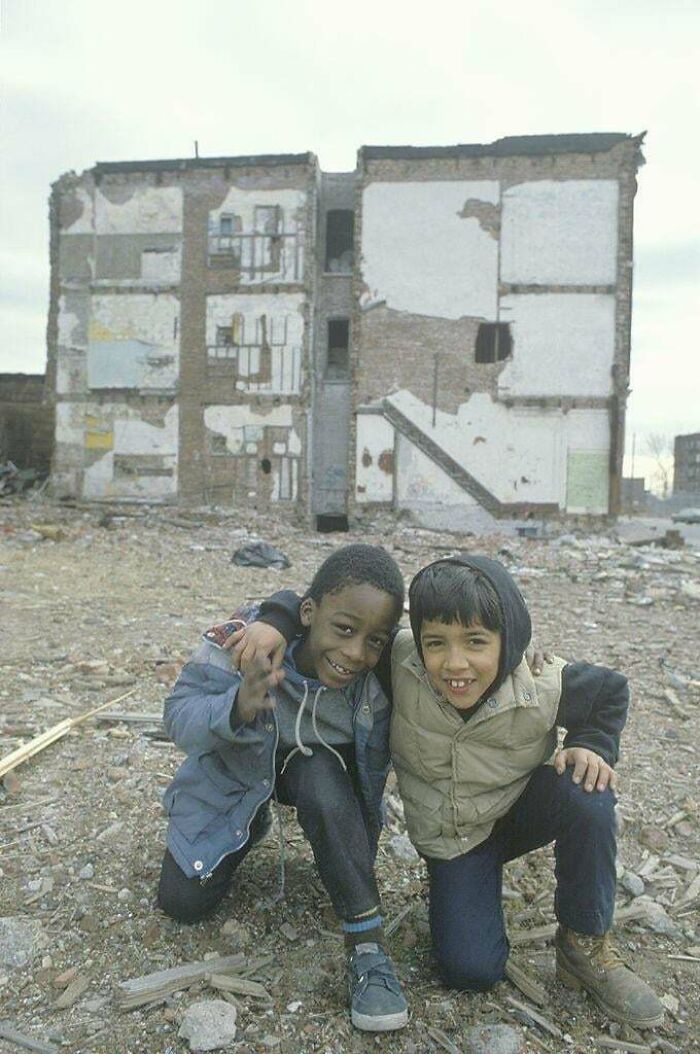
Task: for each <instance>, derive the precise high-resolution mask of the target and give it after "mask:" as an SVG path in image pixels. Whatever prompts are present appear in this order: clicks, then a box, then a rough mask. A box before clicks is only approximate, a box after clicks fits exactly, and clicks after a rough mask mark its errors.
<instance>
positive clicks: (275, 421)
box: [204, 404, 301, 454]
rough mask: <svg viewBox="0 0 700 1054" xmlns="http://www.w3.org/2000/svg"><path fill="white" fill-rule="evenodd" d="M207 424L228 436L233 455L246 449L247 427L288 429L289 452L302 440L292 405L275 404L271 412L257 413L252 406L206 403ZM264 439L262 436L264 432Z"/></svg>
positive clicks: (205, 418)
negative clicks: (294, 421)
mask: <svg viewBox="0 0 700 1054" xmlns="http://www.w3.org/2000/svg"><path fill="white" fill-rule="evenodd" d="M204 424H205V425H206V427H207V428H209V429H211V431H212V432H216V433H217V434H218V435H222V436H225V438H226V448H227V450H228V451H229V453H231V454H242V453H244V452H245V444H246V437H245V435H244V429H246V428H252V427H254V426H258V427H259V428H261V429H262V428H264V427H268V428H271V427H274V428H288V429H290V435H289V440H288V449H289V451H290V453H292V452H293V451H294V450H297V451H300V450H301V441H300V439H299V436H298V435H297V434H296V432H295V431H294V429H293V421H292V408H291V406H288V405H287V406H273V407H271V408H270V411H269V412H268V413H258V412H257V411H256V410H255V409H254V408H253V407H252V406H244V405H241V404H238V405H236V406H205V407H204ZM261 438H262V435H261Z"/></svg>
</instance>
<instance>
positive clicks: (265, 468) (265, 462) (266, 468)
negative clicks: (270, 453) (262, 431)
mask: <svg viewBox="0 0 700 1054" xmlns="http://www.w3.org/2000/svg"><path fill="white" fill-rule="evenodd" d="M260 470H261V471H262V473H263V474H264V475H265V476H269V475H270V473H271V472H272V462H271V461H270V459H269V457H264V458H262V459H261V461H260Z"/></svg>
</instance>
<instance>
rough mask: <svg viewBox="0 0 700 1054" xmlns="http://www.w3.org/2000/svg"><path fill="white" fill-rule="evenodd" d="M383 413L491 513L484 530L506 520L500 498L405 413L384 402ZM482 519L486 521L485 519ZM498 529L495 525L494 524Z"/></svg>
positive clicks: (481, 509)
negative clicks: (498, 519) (495, 518)
mask: <svg viewBox="0 0 700 1054" xmlns="http://www.w3.org/2000/svg"><path fill="white" fill-rule="evenodd" d="M381 405H382V412H383V414H384V417H385V418H386V420H387V421H389V422H390V424H392V425H393V426H394V428H395V429H396V430H397V431H398V432H400V433H401V435H403V436H405V438H406V439H408V440H409V442H411V443H413V444H414V446H416V447H417V448H418V449H419V450H421V451H422V452H423V453H424V454H425V455H426V457H428V458H430V460H431V461H432V462H433V463H434V464H436V465H437V466H438V467H439V468H440V469H442V471H443V472H444V473H445V474H446V475H447V476H449V478H450V479H451V480H453V481H454V482H455V483H456V484H457V485H458V486H459V487H461V489H462V490H464V491H466V493H467V494H470V495H471V497H472V498H474V499H475V501H477V502H478V503H479V506H480V511H481V512H482V513H484V512H485V513H489V514H490V516H489V517H488V520H489V521H490V523H489V524H487V523H486V522H484V523H482V524H480V526H481V529H482V530H483V529H484V528H485V527H487V526H490V525H491V524H492V523H493V520H492V517H499V516H503V515H504V513H505V510H504V508H503V504H502V503H501V502H500V501H499V500H498V498H497V497H496V496H495V495H494V494H492V493H491V491H490V490H487V489H486V487H484V486H483V484H482V483H479V481H478V480H477V479H475V478H474V476H472V475H471V473H469V472H467V470H466V469H465V468H464V467H463V466H462V465H460V464H459V462H458V461H455V459H454V458H453V457H452V456H451V454H448V453H447V451H445V450H443V448H442V447H441V446H440V445H439V444H438V443H436V442H435V440H434V439H432V438H431V437H430V436H429V435H428V434H427V432H425V431H424V429H422V428H421V427H420V426H419V425H417V424H416V423H415V422H414V421H412V420H411V419H410V418H409V417H407V416H406V414H404V413H403V411H402V410H400V409H399V408H398V407H397V406H395V405H394V403H392V402H391V400H390V399H388V398H387V399H383V400H382V404H381ZM481 519H484V520H485V519H486V517H484V516H482V517H481ZM494 526H495V524H494Z"/></svg>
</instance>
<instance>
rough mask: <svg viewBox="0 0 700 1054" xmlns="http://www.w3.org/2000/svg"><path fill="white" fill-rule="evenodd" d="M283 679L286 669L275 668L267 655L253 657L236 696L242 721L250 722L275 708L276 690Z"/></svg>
mask: <svg viewBox="0 0 700 1054" xmlns="http://www.w3.org/2000/svg"><path fill="white" fill-rule="evenodd" d="M283 680H284V670H281V669H279V668H277V669H273V666H272V662H271V661H270V659H269V658H268V657H267V656H264V655H258V656H256V657H255V658H253V659H252V660H251V661H250V662H249V663H248V665H247V669H246V672H245V676H244V677H243V681H242V683H241V686H240V688H239V689H238V696H237V698H236V709H237V712H238V717H239V718H240V719H241V721H244V722H245V723H246V724H248V723H249V722H250V721H254V720H255V718H256V717H257V716H258V714H259V713H262V712H263V711H264V710H274V708H275V698H274V690H275V688H276V687H277V685H278V684H279V683H280V682H281V681H283Z"/></svg>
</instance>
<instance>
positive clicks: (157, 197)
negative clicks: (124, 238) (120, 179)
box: [71, 183, 182, 234]
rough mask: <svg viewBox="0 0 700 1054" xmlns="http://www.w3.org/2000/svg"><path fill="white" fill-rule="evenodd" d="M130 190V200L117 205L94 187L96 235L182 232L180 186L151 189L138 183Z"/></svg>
mask: <svg viewBox="0 0 700 1054" xmlns="http://www.w3.org/2000/svg"><path fill="white" fill-rule="evenodd" d="M119 189H121V188H119ZM129 190H131V191H133V193H132V194H131V196H130V197H129V199H128V200H127V201H125V202H122V203H116V202H113V201H110V200H109V198H108V197H107V196H106V195H105V194H103V193H102V191H101V190H100V188H99V187H96V188H95V232H96V233H97V234H170V233H179V232H181V231H182V188H181V187H150V186H144V185H143V184H141V183H135V184H134V185H133V187H129ZM71 230H74V227H73V228H71Z"/></svg>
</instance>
